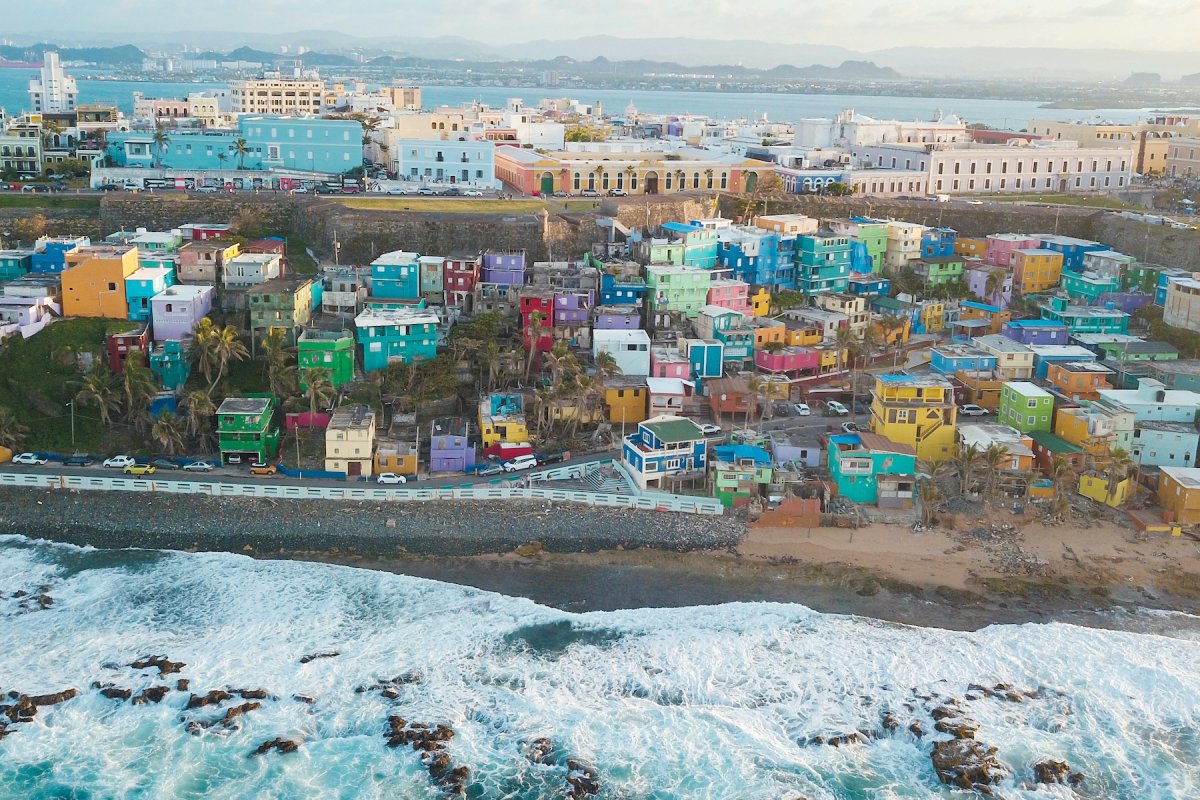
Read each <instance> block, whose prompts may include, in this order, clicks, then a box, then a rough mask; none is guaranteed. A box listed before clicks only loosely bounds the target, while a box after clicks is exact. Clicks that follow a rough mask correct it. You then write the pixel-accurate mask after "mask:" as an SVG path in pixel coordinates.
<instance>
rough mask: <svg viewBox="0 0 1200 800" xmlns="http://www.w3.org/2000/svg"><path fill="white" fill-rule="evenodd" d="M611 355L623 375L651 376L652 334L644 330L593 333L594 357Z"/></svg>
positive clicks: (597, 331)
mask: <svg viewBox="0 0 1200 800" xmlns="http://www.w3.org/2000/svg"><path fill="white" fill-rule="evenodd" d="M600 353H610V354H611V355H612V357H613V359H614V360H615V361H616V362H617V366H618V367H619V368H620V370H621V374H622V375H649V374H650V334H648V333H646V332H645V331H643V330H595V331H592V357H593V358H595V357H596V356H598V355H600Z"/></svg>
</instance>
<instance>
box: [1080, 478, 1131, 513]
mask: <svg viewBox="0 0 1200 800" xmlns="http://www.w3.org/2000/svg"><path fill="white" fill-rule="evenodd" d="M1132 482H1133V479H1132V478H1126V479H1125V480H1123V481H1121V482H1120V483H1118V484H1117V485H1116V486H1114V487H1113V489H1112V492H1111V493H1109V491H1108V476H1107V475H1097V474H1095V473H1087V472H1085V473H1084V474H1082V475H1080V476H1079V493H1080V494H1081V495H1083V496H1084V497H1090V498H1092V499H1093V500H1095V501H1096V502H1098V503H1104V504H1105V505H1109V506H1112V507H1113V508H1120V507H1121V506H1123V505H1125V501H1126V500H1127V499H1128V498H1129V491H1130V488H1131V485H1132Z"/></svg>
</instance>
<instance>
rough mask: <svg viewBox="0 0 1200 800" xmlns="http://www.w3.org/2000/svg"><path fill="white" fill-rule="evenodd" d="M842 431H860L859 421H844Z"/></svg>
mask: <svg viewBox="0 0 1200 800" xmlns="http://www.w3.org/2000/svg"><path fill="white" fill-rule="evenodd" d="M842 433H858V423H857V422H843V423H842Z"/></svg>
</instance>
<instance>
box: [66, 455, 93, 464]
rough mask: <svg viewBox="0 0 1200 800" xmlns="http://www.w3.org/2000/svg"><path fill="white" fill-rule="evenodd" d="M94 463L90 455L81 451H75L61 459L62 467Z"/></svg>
mask: <svg viewBox="0 0 1200 800" xmlns="http://www.w3.org/2000/svg"><path fill="white" fill-rule="evenodd" d="M94 463H96V462H95V461H94V460H93V459H92V457H91V456H89V455H86V454H83V453H76V454H75V455H73V456H67V457H66V458H64V459H63V466H64V467H90V466H91V465H92V464H94Z"/></svg>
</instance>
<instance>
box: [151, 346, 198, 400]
mask: <svg viewBox="0 0 1200 800" xmlns="http://www.w3.org/2000/svg"><path fill="white" fill-rule="evenodd" d="M149 362H150V371H151V372H152V373H154V377H155V378H156V379H158V383H159V385H161V386H162V387H163V388H164V389H166V390H168V391H171V392H176V393H178V392H179V391H181V390H182V389H183V387H184V384H186V383H187V379H188V376H190V375H191V374H192V360H191V358H189V357H188V352H187V347H185V346H184V343H183V342H179V341H165V342H155V343H154V347H153V348H152V349H151V350H150V358H149Z"/></svg>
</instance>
